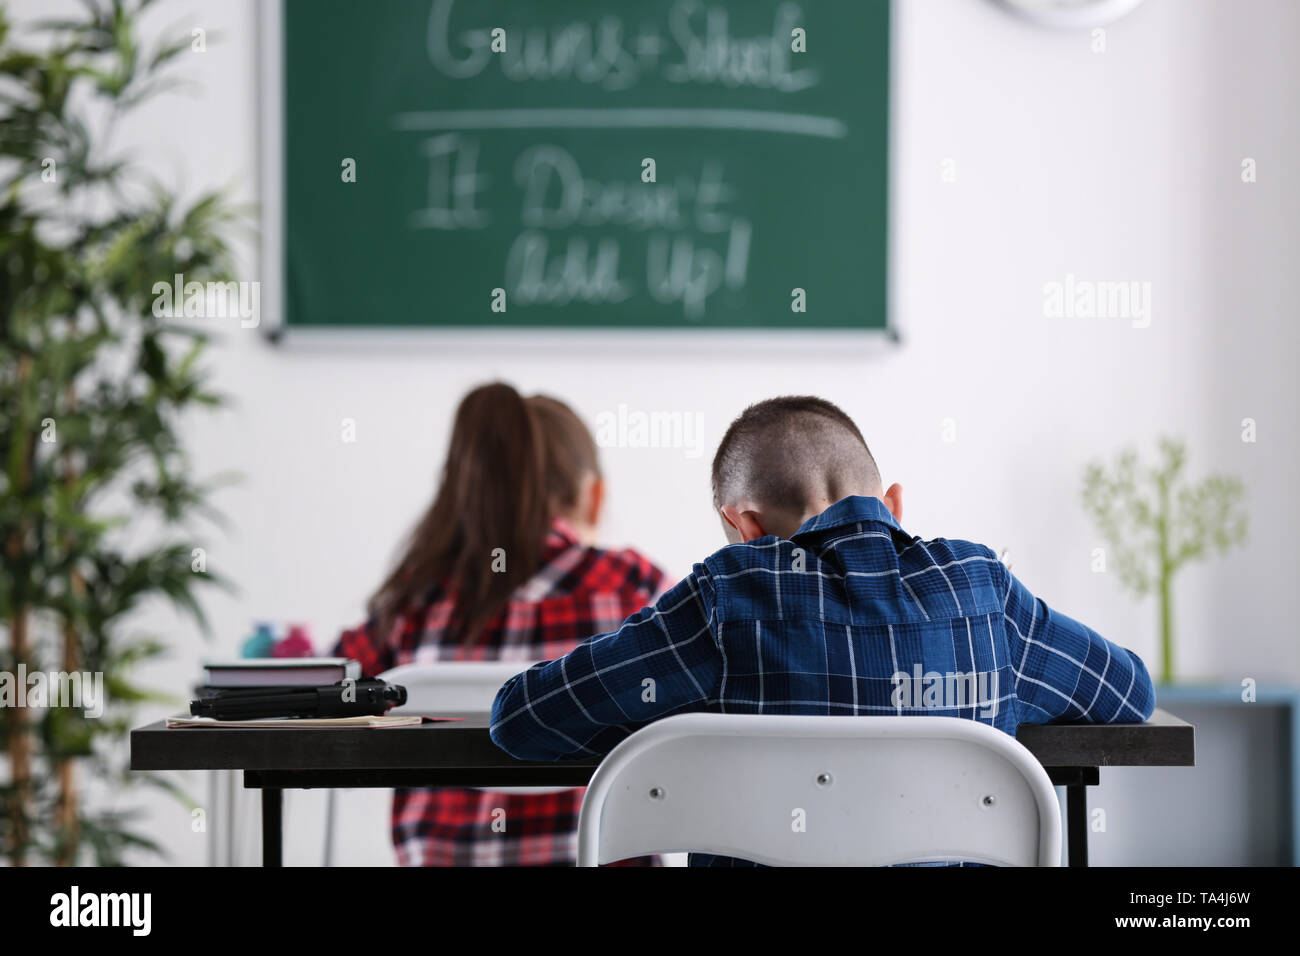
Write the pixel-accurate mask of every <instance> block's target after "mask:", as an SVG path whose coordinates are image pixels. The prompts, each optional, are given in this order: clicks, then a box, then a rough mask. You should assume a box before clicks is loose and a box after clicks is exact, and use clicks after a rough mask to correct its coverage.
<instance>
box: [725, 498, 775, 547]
mask: <svg viewBox="0 0 1300 956" xmlns="http://www.w3.org/2000/svg"><path fill="white" fill-rule="evenodd" d="M719 511H720V512H721V514H722V520H723V521H725V522H726V523H727V524H728V525H730V526H731V528H732V529H733V530H734V531H735V532H736V535H737V536H738V537H739V539H740V540H741V541H753V540H754V539H755V538H761V537H763V536H764V535H766V534H767V532H766V531H764V530H763V523H762V518H761V516H760V515H759V513H758V512H757V511H752V510H745V511H741V510H740V509H739V508H737V507H735V506H734V505H723V506H722V507H721V508H720V509H719ZM728 537H730V535H728Z"/></svg>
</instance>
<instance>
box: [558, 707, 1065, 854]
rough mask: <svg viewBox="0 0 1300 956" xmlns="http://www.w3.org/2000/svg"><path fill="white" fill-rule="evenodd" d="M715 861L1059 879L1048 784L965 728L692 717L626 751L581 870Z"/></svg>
mask: <svg viewBox="0 0 1300 956" xmlns="http://www.w3.org/2000/svg"><path fill="white" fill-rule="evenodd" d="M683 851H685V852H699V853H713V854H718V855H722V856H731V857H739V858H741V859H745V860H751V861H753V862H755V863H764V864H768V865H772V866H782V865H787V866H817V865H826V866H886V865H890V864H895V863H905V862H922V861H942V860H947V861H952V860H967V861H972V862H980V863H992V864H998V865H1004V866H1035V865H1037V866H1059V865H1060V856H1061V814H1060V806H1059V804H1058V803H1057V800H1056V791H1055V790H1054V788H1053V787H1052V783H1051V781H1050V780H1049V779H1048V776H1047V772H1046V771H1045V770H1044V769H1043V767H1042V765H1041V764H1039V763H1038V761H1037V760H1035V759H1034V757H1033V755H1032V754H1030V753H1029V751H1028V750H1026V749H1025V748H1024V746H1023V745H1022V744H1020V743H1018V742H1017V741H1016V740H1015V739H1014V738H1012V737H1010V736H1008V735H1007V734H1005V733H1003V732H1002V731H999V730H995V729H993V728H992V727H988V726H986V725H984V724H979V723H976V722H975V721H973V720H964V719H960V718H957V717H924V716H922V717H898V716H892V717H871V716H859V717H803V716H797V717H796V716H781V715H770V716H769V715H764V714H753V715H749V714H680V715H678V716H676V717H667V718H665V719H663V720H660V721H656V722H655V723H652V724H649V725H648V726H646V727H643V728H642V729H641V730H638V731H636V732H635V733H633V734H632V735H631V736H629V737H628V738H627V739H626V740H624V741H622V742H621V743H619V745H618V746H617V747H615V748H614V749H613V750H612V751H611V752H610V753H609V755H608V756H607V757H606V758H605V760H604V761H603V762H602V763H601V765H600V767H599V768H598V769H597V770H596V773H595V775H594V776H593V777H592V779H591V783H590V785H589V786H588V788H587V793H586V798H585V800H584V802H583V805H582V813H581V815H580V817H579V821H578V865H579V866H596V865H597V864H599V863H609V862H612V861H614V860H621V859H626V858H628V857H634V856H644V855H646V854H651V853H670V852H683Z"/></svg>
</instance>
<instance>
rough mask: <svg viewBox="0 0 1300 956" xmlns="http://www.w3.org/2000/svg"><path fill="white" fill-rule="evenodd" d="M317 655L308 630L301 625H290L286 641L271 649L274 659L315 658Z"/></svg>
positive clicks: (279, 642) (278, 642) (285, 637)
mask: <svg viewBox="0 0 1300 956" xmlns="http://www.w3.org/2000/svg"><path fill="white" fill-rule="evenodd" d="M315 653H316V652H315V651H314V650H313V649H312V646H311V638H310V637H309V636H308V634H307V629H306V628H305V627H303V626H302V625H301V624H293V625H290V627H289V633H288V634H286V635H285V636H284V639H283V640H280V641H276V643H275V644H274V645H273V646H272V647H271V656H272V657H313V656H315Z"/></svg>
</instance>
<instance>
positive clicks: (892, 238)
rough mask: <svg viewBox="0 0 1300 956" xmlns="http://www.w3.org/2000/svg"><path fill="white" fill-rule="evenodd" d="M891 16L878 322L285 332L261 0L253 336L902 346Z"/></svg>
mask: <svg viewBox="0 0 1300 956" xmlns="http://www.w3.org/2000/svg"><path fill="white" fill-rule="evenodd" d="M887 2H888V3H889V5H890V16H889V64H888V71H889V81H888V83H889V90H888V106H887V114H888V120H887V124H888V128H887V130H886V156H887V158H886V164H885V165H886V172H885V175H886V201H885V207H886V223H885V225H886V229H885V263H884V270H883V272H884V281H885V288H884V299H885V302H884V318H885V321H884V325H883V327H873V328H862V329H842V328H841V329H836V328H818V327H810V328H796V327H780V328H773V327H744V328H735V329H727V328H718V327H710V326H701V327H697V328H692V327H673V328H663V329H658V328H647V327H640V326H638V327H608V328H598V327H569V326H563V325H550V326H539V327H536V328H520V327H517V326H510V327H507V326H495V327H493V326H484V327H481V328H474V327H468V326H437V325H430V326H427V327H424V326H421V327H393V326H375V325H364V324H358V325H355V326H335V327H329V326H313V325H293V324H291V323H288V322H287V321H286V320H285V316H286V315H287V307H286V295H287V282H286V269H287V265H286V250H285V245H284V243H285V239H284V237H285V221H284V217H285V194H284V173H285V153H284V132H285V128H284V99H285V94H286V83H285V65H286V64H285V59H286V57H285V46H284V3H285V0H267V2H263V3H259V4H258V5H257V10H258V17H257V19H258V25H259V30H258V38H257V62H258V88H259V90H260V91H261V94H262V95H261V97H260V98H259V110H258V133H259V150H258V158H259V173H260V179H261V183H260V188H261V196H260V199H261V201H260V225H261V245H260V251H259V255H258V259H259V263H260V266H261V285H262V289H261V303H262V307H263V308H262V314H261V316H260V319H259V326H258V327H259V329H260V330H261V332H262V335H263V337H264V339H265V340H266V341H267V342H269V343H272V344H277V345H281V344H292V345H293V346H295V347H300V346H309V347H321V348H324V349H327V350H330V351H333V350H335V349H338V348H348V349H353V350H355V349H357V348H358V347H361V348H363V349H366V350H377V351H384V352H387V351H389V350H393V351H407V350H409V349H412V348H416V349H420V348H428V347H430V346H433V345H436V346H437V348H438V349H439V351H440V352H450V353H473V352H481V351H482V350H483V349H484V348H486V347H491V348H492V349H494V350H496V351H502V352H511V351H516V350H517V351H527V352H529V353H533V352H537V351H541V352H543V353H545V352H548V351H552V350H553V351H555V352H557V353H572V352H573V351H574V349H579V350H585V351H592V352H600V351H602V350H610V351H613V350H615V349H617V350H619V351H623V350H626V349H629V348H635V349H638V350H643V351H649V352H652V353H653V352H665V353H666V352H669V351H672V352H678V353H680V350H681V346H682V344H683V342H686V343H688V344H689V345H690V346H691V347H692V348H693V349H699V350H701V351H704V350H707V349H708V348H710V347H714V346H716V347H718V348H721V347H724V346H725V347H726V348H727V349H728V350H729V351H732V352H740V353H745V352H751V351H762V350H768V349H772V348H779V349H781V350H782V353H783V354H792V355H801V354H803V355H814V356H815V355H823V354H837V355H842V354H850V355H857V354H862V353H873V352H879V351H888V350H892V348H893V347H895V346H898V345H901V344H902V342H903V341H904V337H905V329H904V328H903V326H902V323H901V322H900V319H899V315H898V310H897V295H896V289H897V281H896V280H897V255H896V251H897V248H898V244H897V215H896V209H897V196H896V191H895V184H896V183H897V182H898V179H897V160H898V139H897V130H898V125H899V123H898V109H897V105H898V99H899V97H898V88H897V79H898V72H899V71H898V65H897V56H896V53H897V49H898V30H899V17H898V16H897V10H896V8H897V4H896V3H895V0H887Z"/></svg>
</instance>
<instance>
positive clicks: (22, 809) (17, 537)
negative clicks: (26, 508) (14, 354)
mask: <svg viewBox="0 0 1300 956" xmlns="http://www.w3.org/2000/svg"><path fill="white" fill-rule="evenodd" d="M31 372H32V360H31V356H28V355H24V356H23V357H22V358H20V359H19V360H18V373H17V381H18V386H19V389H18V391H19V393H20V394H21V393H22V390H23V386H25V385H26V384H27V380H28V379H29V378H30V377H31ZM23 411H25V409H24V410H23ZM15 418H16V419H17V423H18V427H19V429H20V432H19V434H17V435H15V436H14V440H15V441H19V442H23V449H22V456H21V466H20V469H19V474H18V481H17V485H18V487H17V488H15V489H14V492H15V493H16V494H21V493H23V492H25V491H26V489H27V485H28V483H29V482H30V481H31V467H32V455H33V454H34V452H35V443H34V441H33V438H32V435H31V431H30V429H29V428H28V429H24V428H23V426H24V425H30V416H27V415H23V414H22V413H21V411H20V412H19V414H18V415H16V416H15ZM23 544H24V542H23V526H22V525H21V524H19V526H18V527H17V528H15V529H14V531H13V532H12V533H11V534H10V535H9V540H8V541H6V542H5V547H6V550H7V552H8V556H9V559H10V561H11V562H12V564H11V567H21V565H22V561H21V559H22V557H23ZM25 591H26V588H25V587H23V582H22V581H21V580H15V581H14V592H15V593H14V609H13V615H12V619H11V620H10V622H9V632H10V635H11V636H12V638H13V647H14V657H13V660H14V671H15V674H14V676H15V678H17V671H18V668H19V667H21V666H23V665H24V664H26V663H27V662H28V659H29V658H30V657H31V656H32V647H31V641H30V640H29V638H28V633H27V624H28V615H27V608H26V606H25V603H24V601H25V598H26V596H27V595H25V593H24V592H25ZM18 691H19V694H20V699H19V700H18V701H16V702H15V703H16V704H17V706H16V707H13V708H11V709H12V713H11V714H10V715H9V783H10V786H11V787H12V790H11V791H10V799H9V804H10V806H9V820H10V826H11V830H10V832H11V833H12V835H13V843H12V845H11V846H10V847H9V860H10V862H11V863H12V864H13V865H14V866H25V865H26V863H27V843H28V840H29V837H28V835H27V821H28V810H29V809H30V808H29V807H28V803H29V802H30V800H31V784H32V738H31V732H30V729H29V727H28V724H29V720H28V716H27V708H26V706H25V704H26V700H25V693H26V688H25V687H22V688H18Z"/></svg>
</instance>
